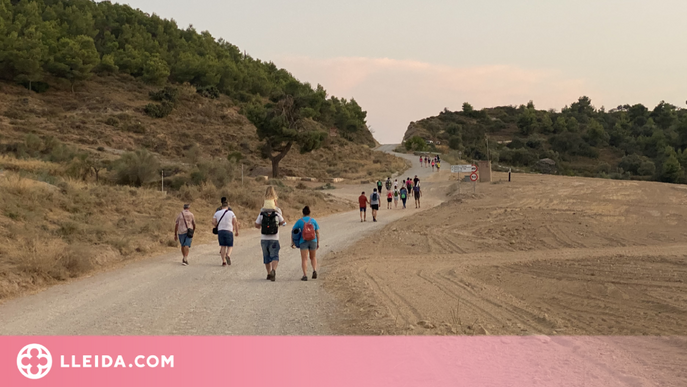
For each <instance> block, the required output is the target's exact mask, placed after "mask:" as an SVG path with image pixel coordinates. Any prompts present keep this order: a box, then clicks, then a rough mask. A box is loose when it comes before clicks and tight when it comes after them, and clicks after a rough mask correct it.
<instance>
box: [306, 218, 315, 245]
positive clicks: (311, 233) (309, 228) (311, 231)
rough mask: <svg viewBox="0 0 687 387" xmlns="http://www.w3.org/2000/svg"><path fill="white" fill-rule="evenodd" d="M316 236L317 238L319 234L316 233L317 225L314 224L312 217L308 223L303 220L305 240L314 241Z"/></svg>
mask: <svg viewBox="0 0 687 387" xmlns="http://www.w3.org/2000/svg"><path fill="white" fill-rule="evenodd" d="M315 238H317V234H315V225H313V224H312V218H310V219H309V220H308V222H307V223H306V222H305V221H303V240H305V241H314V240H315Z"/></svg>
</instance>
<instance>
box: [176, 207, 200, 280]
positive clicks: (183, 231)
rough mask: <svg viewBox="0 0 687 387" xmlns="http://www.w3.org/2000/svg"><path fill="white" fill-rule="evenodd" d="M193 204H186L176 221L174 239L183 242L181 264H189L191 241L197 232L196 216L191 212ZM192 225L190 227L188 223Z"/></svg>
mask: <svg viewBox="0 0 687 387" xmlns="http://www.w3.org/2000/svg"><path fill="white" fill-rule="evenodd" d="M190 208H191V205H190V204H184V210H183V211H181V213H180V214H179V215H178V216H177V218H176V221H175V222H174V241H175V242H176V241H179V243H180V244H181V255H182V259H181V264H182V265H184V266H187V265H188V253H189V252H190V251H191V242H192V241H193V235H194V233H195V232H196V217H195V216H193V213H191V210H190ZM189 224H190V225H191V226H192V227H189V226H188V225H189Z"/></svg>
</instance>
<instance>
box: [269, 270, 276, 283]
mask: <svg viewBox="0 0 687 387" xmlns="http://www.w3.org/2000/svg"><path fill="white" fill-rule="evenodd" d="M270 277H271V278H270V281H272V282H274V281H276V280H277V271H276V270H272V272H271V273H270Z"/></svg>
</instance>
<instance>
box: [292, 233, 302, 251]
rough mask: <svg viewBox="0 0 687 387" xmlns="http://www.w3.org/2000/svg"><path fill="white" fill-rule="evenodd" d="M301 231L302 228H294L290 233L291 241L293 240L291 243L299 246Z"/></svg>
mask: <svg viewBox="0 0 687 387" xmlns="http://www.w3.org/2000/svg"><path fill="white" fill-rule="evenodd" d="M302 233H303V230H301V229H300V228H294V229H293V232H292V233H291V241H292V242H293V245H294V246H296V247H299V248H300V247H301V235H302Z"/></svg>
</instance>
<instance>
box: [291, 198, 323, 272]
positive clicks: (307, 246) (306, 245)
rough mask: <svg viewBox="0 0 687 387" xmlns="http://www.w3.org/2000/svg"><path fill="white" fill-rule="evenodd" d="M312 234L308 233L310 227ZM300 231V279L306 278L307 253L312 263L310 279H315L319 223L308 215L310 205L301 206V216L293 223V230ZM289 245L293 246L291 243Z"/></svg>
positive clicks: (318, 245) (318, 246)
mask: <svg viewBox="0 0 687 387" xmlns="http://www.w3.org/2000/svg"><path fill="white" fill-rule="evenodd" d="M306 225H308V226H310V225H312V229H311V231H313V235H308V234H309V231H308V229H310V227H307V228H306ZM296 229H299V230H302V231H301V240H300V249H301V267H302V268H303V278H301V281H307V280H308V255H310V263H311V265H312V279H317V256H316V255H317V249H319V248H320V225H318V224H317V221H316V220H315V219H313V218H311V217H310V207H308V206H305V207H304V208H303V217H302V218H301V219H299V220H298V221H297V222H296V224H294V225H293V230H296ZM291 247H295V246H294V245H291Z"/></svg>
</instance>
